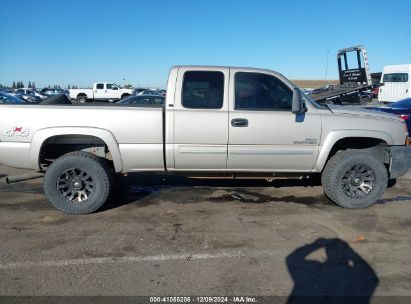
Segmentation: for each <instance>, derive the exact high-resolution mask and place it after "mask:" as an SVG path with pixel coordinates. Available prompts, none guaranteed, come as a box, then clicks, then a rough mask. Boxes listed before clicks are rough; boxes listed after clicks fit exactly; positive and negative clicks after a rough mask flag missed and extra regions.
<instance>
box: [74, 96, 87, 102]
mask: <svg viewBox="0 0 411 304" xmlns="http://www.w3.org/2000/svg"><path fill="white" fill-rule="evenodd" d="M76 100H77V102H79V103H86V102H87V96H86V95H78V96H77V99H76Z"/></svg>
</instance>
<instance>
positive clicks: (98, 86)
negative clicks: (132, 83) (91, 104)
mask: <svg viewBox="0 0 411 304" xmlns="http://www.w3.org/2000/svg"><path fill="white" fill-rule="evenodd" d="M69 92H70V98H71V99H74V100H76V101H77V102H80V103H85V102H88V101H94V100H96V101H103V100H113V101H115V100H120V99H123V98H125V97H128V96H130V95H133V94H134V90H132V89H121V88H119V87H118V86H117V85H115V84H114V83H107V82H96V83H94V84H93V88H92V89H71V90H69Z"/></svg>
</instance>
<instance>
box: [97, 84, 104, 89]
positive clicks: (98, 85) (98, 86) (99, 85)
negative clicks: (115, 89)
mask: <svg viewBox="0 0 411 304" xmlns="http://www.w3.org/2000/svg"><path fill="white" fill-rule="evenodd" d="M96 89H97V90H103V89H104V83H98V84H97V86H96Z"/></svg>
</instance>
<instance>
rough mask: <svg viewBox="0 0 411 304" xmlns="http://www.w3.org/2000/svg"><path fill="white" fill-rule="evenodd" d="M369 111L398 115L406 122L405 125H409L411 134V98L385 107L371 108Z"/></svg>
mask: <svg viewBox="0 0 411 304" xmlns="http://www.w3.org/2000/svg"><path fill="white" fill-rule="evenodd" d="M367 109H370V110H376V111H381V112H386V113H392V114H394V115H397V116H398V117H400V118H401V119H403V120H404V121H405V123H406V124H407V128H408V133H409V134H411V98H406V99H403V100H400V101H397V102H393V103H391V104H389V105H387V106H385V107H372V108H371V107H370V108H367Z"/></svg>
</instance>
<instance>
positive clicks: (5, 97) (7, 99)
mask: <svg viewBox="0 0 411 304" xmlns="http://www.w3.org/2000/svg"><path fill="white" fill-rule="evenodd" d="M3 103H23V101H22V100H21V99H20V98H17V97H15V96H12V95H9V94H5V93H1V92H0V104H3Z"/></svg>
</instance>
